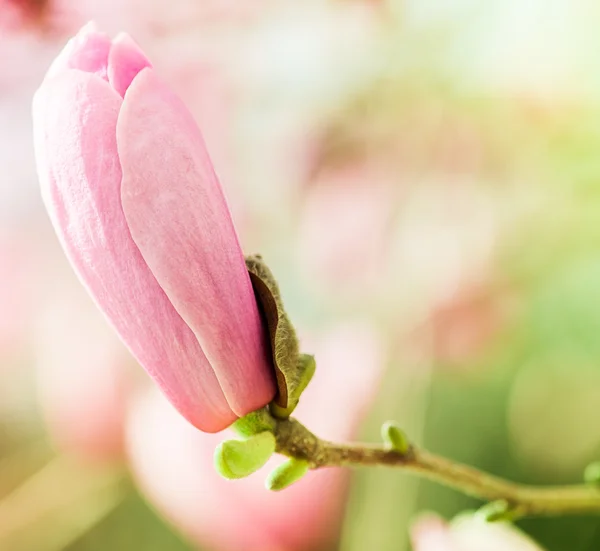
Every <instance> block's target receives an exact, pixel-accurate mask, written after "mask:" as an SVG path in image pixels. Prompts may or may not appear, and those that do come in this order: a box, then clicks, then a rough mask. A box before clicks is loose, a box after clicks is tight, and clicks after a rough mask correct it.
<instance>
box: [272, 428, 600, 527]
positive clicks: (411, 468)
mask: <svg viewBox="0 0 600 551" xmlns="http://www.w3.org/2000/svg"><path fill="white" fill-rule="evenodd" d="M275 438H276V441H277V444H276V446H277V447H276V450H277V451H278V452H279V453H281V454H283V455H286V456H288V457H293V458H296V459H304V460H306V461H307V462H308V464H309V466H310V468H311V469H320V468H324V467H343V466H350V467H355V466H356V467H358V466H376V465H382V466H388V467H397V468H401V469H405V470H406V471H408V472H413V473H415V474H417V475H419V476H422V477H424V478H428V479H430V480H434V481H436V482H439V483H440V484H443V485H445V486H448V487H451V488H454V489H456V490H458V491H460V492H462V493H464V494H467V495H470V496H472V497H475V498H479V499H482V500H487V501H496V500H502V501H504V502H506V504H507V505H508V509H509V511H510V518H513V519H514V518H519V517H524V516H560V515H569V514H586V513H587V514H600V488H598V487H596V486H593V485H584V484H580V485H572V486H546V487H542V486H531V485H524V484H517V483H514V482H511V481H509V480H505V479H503V478H499V477H497V476H494V475H491V474H488V473H486V472H483V471H480V470H478V469H475V468H474V467H470V466H468V465H464V464H461V463H457V462H455V461H452V460H450V459H446V458H444V457H441V456H438V455H435V454H432V453H430V452H428V451H426V450H423V449H418V448H416V447H414V446H412V445H411V446H410V447H409V449H408V451H406V453H400V452H398V451H396V450H393V449H388V448H386V447H383V446H372V445H366V444H365V445H363V444H355V445H344V444H334V443H332V442H326V441H324V440H321V439H320V438H318V437H317V436H315V435H314V434H313V433H312V432H310V431H309V430H308V429H307V428H306V427H305V426H304V425H302V424H301V423H299V422H298V421H296V420H295V419H291V418H290V419H287V420H278V421H277V424H276V428H275Z"/></svg>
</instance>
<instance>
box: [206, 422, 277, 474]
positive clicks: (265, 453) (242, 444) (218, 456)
mask: <svg viewBox="0 0 600 551" xmlns="http://www.w3.org/2000/svg"><path fill="white" fill-rule="evenodd" d="M274 452H275V437H274V436H273V434H272V433H271V432H261V433H260V434H256V435H254V436H251V437H250V438H248V440H226V441H225V442H221V443H220V444H219V445H218V446H217V448H216V449H215V468H216V469H217V472H218V473H219V474H220V475H221V476H222V477H223V478H227V479H229V480H233V479H236V478H244V477H246V476H248V475H251V474H252V473H254V472H256V471H258V469H260V468H261V467H262V466H263V465H264V464H265V463H266V462H267V461H268V460H269V458H270V457H271V456H272V455H273V453H274Z"/></svg>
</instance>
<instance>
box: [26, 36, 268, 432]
mask: <svg viewBox="0 0 600 551" xmlns="http://www.w3.org/2000/svg"><path fill="white" fill-rule="evenodd" d="M33 114H34V137H35V140H34V142H35V146H36V157H37V166H38V174H39V177H40V182H41V187H42V197H43V199H44V202H45V205H46V207H47V209H48V211H49V214H50V218H51V221H52V222H53V225H54V228H55V230H56V232H57V234H58V236H59V239H60V241H61V243H62V245H63V248H64V249H65V251H66V253H67V256H68V257H69V259H70V261H71V263H72V265H73V266H74V268H75V269H76V271H77V273H78V275H79V277H80V278H81V280H82V282H83V283H84V285H85V286H86V287H87V289H88V290H89V291H90V293H91V294H92V296H93V297H94V299H95V301H96V303H97V304H98V305H99V307H100V308H101V309H102V310H103V311H104V313H105V314H106V316H107V317H108V319H109V320H110V321H111V323H112V324H113V326H114V327H115V329H116V330H117V332H118V333H119V334H120V336H121V338H122V339H123V340H124V342H125V343H126V344H127V346H128V347H129V348H130V350H131V351H132V352H133V354H134V356H136V358H137V359H138V360H139V361H140V363H141V364H142V365H143V366H144V367H145V368H146V370H147V371H148V372H149V373H150V375H152V376H153V378H154V379H155V380H156V382H157V383H158V384H159V385H160V387H161V388H162V389H163V391H164V392H165V393H166V395H167V396H168V397H169V399H170V400H171V402H172V403H173V404H174V405H175V406H176V408H177V409H178V410H179V411H180V413H182V415H184V416H185V417H186V418H187V419H188V420H189V421H190V422H191V423H192V424H194V425H196V426H197V427H198V428H201V429H203V430H206V431H217V430H221V429H223V428H224V427H226V426H228V425H229V424H230V423H231V422H232V421H233V420H234V419H235V417H236V416H237V415H244V414H245V413H248V412H250V411H253V410H254V409H256V408H258V407H260V406H262V405H264V404H266V403H268V402H269V400H270V399H271V398H272V397H273V394H274V390H275V389H274V382H273V374H272V368H271V362H270V359H269V355H268V353H267V347H266V340H265V335H264V334H263V328H262V325H261V320H260V317H259V313H258V309H257V306H256V302H255V299H254V294H253V291H252V287H251V285H250V280H249V277H248V273H247V271H246V267H245V264H244V260H243V255H242V252H241V250H240V247H239V244H238V240H237V236H236V233H235V229H234V227H233V223H232V220H231V218H230V214H229V211H228V207H227V203H226V200H225V198H224V196H223V192H222V190H221V187H220V184H219V182H218V180H217V179H216V176H215V174H214V171H213V168H212V164H211V161H210V159H209V157H208V154H207V152H206V149H205V146H204V143H203V139H202V136H201V135H200V132H199V130H198V128H197V127H196V125H195V123H194V121H193V119H192V117H191V115H190V114H189V112H188V111H187V109H186V108H185V106H184V105H183V103H182V102H181V101H180V100H179V99H178V98H177V97H176V96H175V95H174V94H173V93H172V92H171V90H170V89H169V87H168V86H167V85H166V84H164V83H163V82H162V81H161V80H160V78H159V77H158V76H157V75H156V73H155V72H154V71H153V69H152V67H151V65H150V62H149V61H148V59H147V58H146V57H145V55H144V54H143V53H142V52H141V50H139V48H138V47H137V46H136V45H135V44H134V43H133V41H132V40H131V39H130V38H129V37H128V36H127V35H120V36H119V37H117V38H116V39H115V40H114V41H112V42H111V40H110V39H109V38H108V37H107V36H106V35H104V34H101V33H99V32H97V31H96V30H95V28H93V27H90V26H87V27H85V28H84V29H82V31H81V32H80V33H79V34H78V35H77V36H76V37H75V38H74V39H72V40H71V41H70V42H69V44H68V45H67V46H66V47H65V49H64V50H63V52H62V53H61V54H60V55H59V57H58V58H57V59H56V60H55V61H54V63H53V64H52V66H51V67H50V69H49V71H48V74H47V76H46V79H45V81H44V83H43V84H42V86H41V87H40V89H39V90H38V92H37V94H36V97H35V100H34V109H33Z"/></svg>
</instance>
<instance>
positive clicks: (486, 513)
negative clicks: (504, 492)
mask: <svg viewBox="0 0 600 551" xmlns="http://www.w3.org/2000/svg"><path fill="white" fill-rule="evenodd" d="M513 513H514V511H513V509H512V508H511V506H510V505H509V504H508V502H507V501H504V500H503V499H499V500H498V501H491V502H490V503H486V504H485V505H484V506H483V507H481V508H480V509H478V510H477V512H476V513H475V516H476V517H478V518H481V519H483V520H485V521H486V522H498V521H501V520H512V519H513V518H514V516H513Z"/></svg>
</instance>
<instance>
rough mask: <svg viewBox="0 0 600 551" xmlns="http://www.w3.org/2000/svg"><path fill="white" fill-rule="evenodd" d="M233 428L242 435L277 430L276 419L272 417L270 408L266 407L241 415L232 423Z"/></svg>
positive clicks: (246, 435) (247, 435)
mask: <svg viewBox="0 0 600 551" xmlns="http://www.w3.org/2000/svg"><path fill="white" fill-rule="evenodd" d="M231 428H232V429H233V430H235V432H237V433H238V434H239V435H240V436H243V437H249V436H254V435H255V434H260V433H261V432H265V431H269V432H273V431H274V430H275V419H273V417H271V414H270V413H269V410H268V409H267V408H266V407H264V408H261V409H259V410H256V411H253V412H252V413H249V414H248V415H245V416H244V417H240V418H239V419H238V420H237V421H236V422H235V423H233V425H231Z"/></svg>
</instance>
